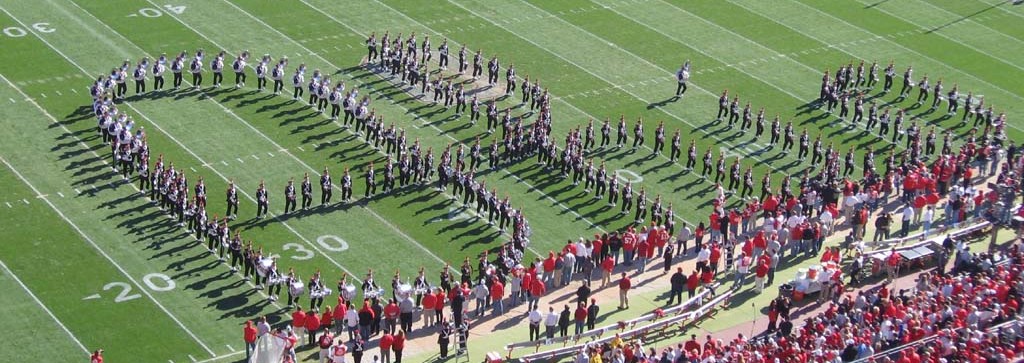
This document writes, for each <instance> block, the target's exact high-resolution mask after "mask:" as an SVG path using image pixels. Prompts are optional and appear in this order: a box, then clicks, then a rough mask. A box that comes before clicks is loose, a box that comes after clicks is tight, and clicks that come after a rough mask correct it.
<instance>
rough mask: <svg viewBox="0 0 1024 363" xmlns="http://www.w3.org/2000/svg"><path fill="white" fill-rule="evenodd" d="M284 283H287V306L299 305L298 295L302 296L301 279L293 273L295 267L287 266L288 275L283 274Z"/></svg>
mask: <svg viewBox="0 0 1024 363" xmlns="http://www.w3.org/2000/svg"><path fill="white" fill-rule="evenodd" d="M285 283H286V284H288V308H289V309H291V308H292V306H297V305H299V297H301V296H302V280H301V279H299V276H298V275H296V274H295V269H293V268H291V267H289V268H288V276H285Z"/></svg>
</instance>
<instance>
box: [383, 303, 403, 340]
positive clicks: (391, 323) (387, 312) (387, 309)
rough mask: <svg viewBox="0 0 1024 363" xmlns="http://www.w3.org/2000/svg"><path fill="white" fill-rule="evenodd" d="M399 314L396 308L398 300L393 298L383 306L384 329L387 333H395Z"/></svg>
mask: <svg viewBox="0 0 1024 363" xmlns="http://www.w3.org/2000/svg"><path fill="white" fill-rule="evenodd" d="M399 314H401V310H400V309H399V308H398V302H397V301H395V299H391V301H390V302H388V304H387V305H385V306H384V330H387V331H388V333H391V334H395V328H396V327H397V326H398V316H399Z"/></svg>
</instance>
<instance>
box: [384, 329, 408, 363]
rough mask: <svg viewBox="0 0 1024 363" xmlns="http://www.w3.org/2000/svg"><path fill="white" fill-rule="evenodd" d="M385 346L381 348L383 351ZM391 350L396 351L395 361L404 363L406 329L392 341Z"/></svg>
mask: <svg viewBox="0 0 1024 363" xmlns="http://www.w3.org/2000/svg"><path fill="white" fill-rule="evenodd" d="M383 350H384V348H383V347H382V348H381V351H383ZM391 350H392V351H394V352H395V363H402V351H403V350H405V331H399V332H398V335H395V339H394V341H393V342H391Z"/></svg>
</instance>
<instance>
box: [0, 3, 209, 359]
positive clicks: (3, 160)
mask: <svg viewBox="0 0 1024 363" xmlns="http://www.w3.org/2000/svg"><path fill="white" fill-rule="evenodd" d="M0 10H3V12H4V13H6V14H7V16H10V17H11V18H12V19H14V20H15V21H17V22H18V23H20V24H21V25H22V26H25V24H24V23H21V20H18V19H17V18H15V17H14V16H12V15H11V13H8V12H7V10H6V9H2V8H0ZM26 28H28V27H26ZM34 33H35V32H33V34H34ZM0 79H3V81H4V82H6V83H7V84H8V85H10V86H11V88H14V89H15V90H17V91H18V92H19V93H23V92H22V90H21V89H20V88H18V87H16V86H15V85H14V84H13V83H11V81H10V80H8V79H7V77H4V76H3V75H0ZM32 104H33V105H35V106H36V108H38V109H39V111H40V112H42V113H44V114H45V115H46V116H47V117H48V118H50V120H52V121H53V123H55V124H58V125H59V124H60V122H59V121H57V119H56V118H55V117H53V116H52V115H50V113H49V112H47V111H46V110H45V109H43V108H42V107H41V106H39V104H37V103H35V102H32ZM61 127H62V128H63V125H61ZM65 130H67V129H66V128H65ZM67 132H68V133H71V131H70V130H67ZM92 153H93V154H94V155H95V154H96V152H95V151H93V152H92ZM95 156H96V157H99V155H95ZM0 162H3V164H4V165H6V166H7V168H9V169H11V171H12V172H13V173H14V175H16V176H17V177H18V179H21V181H22V182H24V183H25V184H26V185H28V187H29V188H31V189H32V191H33V192H34V193H36V194H41V193H40V192H39V189H38V188H36V186H35V185H34V184H32V182H30V181H28V179H26V178H25V176H23V175H22V174H21V173H20V172H18V170H17V169H15V168H14V166H13V165H11V164H10V163H8V162H7V160H6V159H0ZM43 202H45V203H46V204H47V205H49V206H50V208H51V209H53V211H54V212H56V213H57V215H59V216H60V218H61V219H63V220H64V222H66V223H67V224H68V225H70V226H71V228H73V229H74V230H75V232H78V234H79V235H80V236H82V238H84V239H85V241H86V242H88V243H89V244H90V245H92V247H93V248H94V249H96V251H97V252H99V253H100V255H103V257H104V258H106V259H107V261H109V262H110V264H111V265H113V266H114V267H115V268H117V270H118V271H120V272H121V274H123V275H124V276H125V278H127V279H128V280H129V281H131V282H132V284H134V285H135V287H136V288H138V290H139V291H142V293H143V294H145V295H146V297H148V298H149V299H150V300H151V301H153V303H154V304H156V306H157V307H159V308H160V310H163V312H164V313H165V314H167V316H168V317H170V318H171V320H174V322H175V323H176V324H178V327H180V328H181V330H183V331H184V332H185V333H186V334H188V335H189V336H190V337H192V339H193V340H195V342H196V343H198V344H199V346H201V347H202V348H203V350H206V352H207V353H209V354H210V355H211V356H216V354H215V353H214V352H213V350H210V348H209V347H208V346H206V343H203V341H202V340H200V339H199V337H198V336H196V334H195V333H193V332H192V330H191V329H189V328H188V327H186V326H185V324H184V323H182V322H181V320H178V318H177V317H176V316H174V314H172V313H171V312H170V311H169V310H167V308H166V307H164V305H163V304H161V303H160V301H158V300H157V299H156V298H155V297H153V295H152V294H151V293H150V292H149V289H146V288H145V287H143V286H142V284H139V282H138V281H137V280H136V279H135V278H134V277H132V275H131V274H129V273H128V271H126V270H125V269H124V267H121V265H120V264H118V263H117V261H115V260H114V259H113V258H112V257H110V255H108V254H107V252H106V251H104V250H103V249H102V248H100V246H99V245H97V244H96V242H94V241H93V240H92V238H91V237H89V235H87V234H85V232H84V231H82V229H81V228H79V227H78V225H77V224H75V222H72V221H71V219H70V218H68V217H67V216H66V215H64V212H62V211H61V210H60V209H59V208H57V206H56V205H54V204H53V202H51V201H50V200H49V199H43ZM79 344H81V343H79Z"/></svg>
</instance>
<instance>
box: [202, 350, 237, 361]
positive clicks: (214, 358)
mask: <svg viewBox="0 0 1024 363" xmlns="http://www.w3.org/2000/svg"><path fill="white" fill-rule="evenodd" d="M239 354H245V351H241V350H240V351H237V352H233V353H228V354H225V355H220V356H216V357H213V358H210V359H205V360H201V361H198V362H196V363H209V362H213V361H217V360H221V359H224V358H229V357H234V356H236V355H239Z"/></svg>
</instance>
